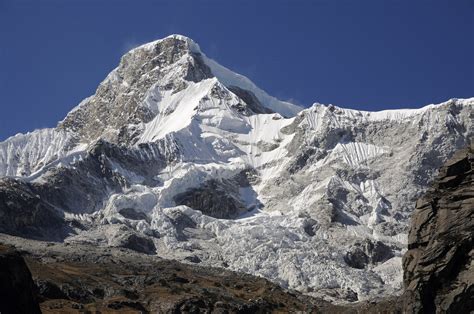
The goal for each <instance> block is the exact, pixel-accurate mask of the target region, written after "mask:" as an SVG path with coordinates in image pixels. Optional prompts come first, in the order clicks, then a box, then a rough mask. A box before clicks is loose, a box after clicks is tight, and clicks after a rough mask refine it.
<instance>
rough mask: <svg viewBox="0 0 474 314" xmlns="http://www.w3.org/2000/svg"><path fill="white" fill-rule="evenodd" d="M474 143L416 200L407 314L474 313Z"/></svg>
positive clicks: (410, 241)
mask: <svg viewBox="0 0 474 314" xmlns="http://www.w3.org/2000/svg"><path fill="white" fill-rule="evenodd" d="M473 216H474V141H473V142H472V143H471V145H470V147H468V148H466V149H464V150H461V151H459V152H457V153H456V154H455V156H454V157H453V158H452V159H450V160H449V162H448V163H447V164H446V165H445V166H444V167H443V168H442V169H441V170H440V173H439V175H438V177H437V178H436V181H435V183H434V185H433V186H432V188H430V189H429V191H428V192H427V193H426V194H425V195H424V196H423V197H422V198H420V199H419V200H418V202H417V204H416V209H415V212H414V214H413V219H412V225H411V228H410V232H409V237H408V251H407V252H406V254H405V256H404V258H403V268H404V282H405V287H406V292H405V295H406V301H405V303H406V311H407V312H408V313H435V312H436V313H471V311H473V310H474V263H473V257H474V217H473Z"/></svg>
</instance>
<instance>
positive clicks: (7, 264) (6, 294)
mask: <svg viewBox="0 0 474 314" xmlns="http://www.w3.org/2000/svg"><path fill="white" fill-rule="evenodd" d="M34 292H35V284H34V282H33V279H32V278H31V273H30V271H29V269H28V267H27V266H26V264H25V261H24V260H23V258H22V257H21V256H20V255H19V254H18V253H16V252H15V251H13V250H11V249H10V248H8V247H5V246H3V245H0V313H5V314H14V313H15V314H23V313H24V314H26V313H31V314H34V313H41V311H40V308H39V305H38V302H37V300H36V297H35V294H34Z"/></svg>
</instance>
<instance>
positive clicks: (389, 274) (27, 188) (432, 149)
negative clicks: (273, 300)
mask: <svg viewBox="0 0 474 314" xmlns="http://www.w3.org/2000/svg"><path fill="white" fill-rule="evenodd" d="M473 107H474V98H469V99H451V100H449V101H446V102H444V103H441V104H430V105H427V106H424V107H423V108H420V109H401V110H385V111H380V112H365V111H359V110H351V109H344V108H340V107H337V106H334V105H323V104H319V103H315V104H313V105H312V106H311V107H309V108H301V107H299V106H296V105H294V104H291V103H288V102H284V101H280V100H278V99H276V98H274V97H272V96H270V95H268V94H267V93H266V92H265V91H263V90H261V89H259V88H258V87H257V86H256V85H255V84H254V83H252V82H251V81H250V80H249V79H248V78H246V77H244V76H242V75H240V74H237V73H234V72H232V71H231V70H229V69H227V68H225V67H223V66H221V65H219V64H218V63H217V62H215V61H214V60H212V59H210V58H208V57H207V56H206V55H205V54H204V53H203V52H202V51H201V49H200V48H199V46H198V45H197V44H196V43H195V42H194V41H192V40H191V39H189V38H187V37H184V36H182V35H172V36H169V37H167V38H164V39H160V40H157V41H154V42H151V43H148V44H145V45H143V46H140V47H137V48H135V49H133V50H131V51H130V52H128V53H127V54H125V55H124V56H123V57H122V59H121V61H120V64H119V66H118V67H117V68H116V69H114V70H113V71H112V72H111V73H110V74H109V75H108V76H107V77H106V78H105V80H104V81H103V82H102V83H101V84H100V85H99V87H98V89H97V91H96V93H95V95H93V96H90V97H88V98H86V99H85V100H84V101H82V102H81V103H80V104H79V105H78V106H77V107H76V108H74V109H73V110H71V111H70V112H69V114H68V115H67V116H66V117H65V119H64V120H63V121H61V122H59V123H58V126H57V127H56V128H52V129H44V130H37V131H34V132H31V133H28V134H19V135H16V136H13V137H11V138H9V139H7V140H5V141H4V142H2V143H0V197H6V198H8V199H9V200H10V201H9V202H10V203H6V204H3V205H2V206H3V207H1V206H0V232H4V233H10V234H15V235H20V236H23V237H26V238H35V239H44V240H57V241H64V242H67V243H71V244H74V243H88V244H91V245H103V246H122V245H123V241H126V236H127V235H130V234H134V235H138V236H139V237H140V238H142V239H143V241H149V242H151V243H153V246H154V247H155V250H154V251H153V252H148V253H150V254H156V255H158V256H161V257H165V258H169V259H177V260H180V261H183V262H187V263H190V261H196V260H199V261H200V263H201V264H202V265H209V266H215V267H223V268H228V269H231V270H235V271H239V272H245V273H250V274H254V275H258V276H262V277H265V278H268V279H269V280H271V281H273V282H275V283H278V284H279V285H281V286H282V287H285V288H288V289H295V290H298V291H301V292H303V293H306V294H308V295H312V296H318V297H323V298H325V299H328V300H331V301H337V302H345V301H348V300H350V301H354V297H353V296H354V295H356V296H357V298H356V299H357V300H366V299H371V298H374V297H379V296H383V295H389V294H390V295H392V294H396V293H398V292H400V291H401V288H402V286H401V285H402V268H401V256H402V255H403V253H404V252H405V250H406V237H407V227H408V220H409V218H410V214H411V212H412V210H413V208H414V202H415V200H416V198H417V197H418V196H419V195H420V194H421V193H423V192H424V191H425V190H426V188H427V187H428V186H429V183H430V182H431V180H432V179H433V178H434V176H435V174H436V171H437V169H438V168H439V166H440V165H441V164H442V163H443V162H444V161H446V160H447V159H448V158H449V157H450V156H451V155H452V154H453V153H454V152H455V151H456V150H457V149H458V148H461V147H463V146H465V145H467V143H468V142H469V141H470V140H471V138H472V135H473V123H472V122H473V113H474V110H473ZM18 190H21V191H23V192H22V193H26V194H28V195H30V194H31V199H32V201H31V202H33V204H35V206H36V207H35V208H37V210H41V214H42V215H45V216H46V218H45V219H47V217H48V215H51V216H52V217H54V219H55V221H58V222H57V224H55V225H53V226H51V227H49V226H48V224H47V223H44V221H41V223H44V224H40V223H38V222H36V221H35V218H34V217H33V218H31V219H29V220H27V221H26V222H25V221H21V217H19V218H18V219H17V221H13V220H14V219H7V218H5V215H1V214H3V213H8V215H15V210H14V209H15V208H17V207H18V208H19V207H20V206H23V205H22V203H21V201H19V200H18V198H16V196H15V195H17V194H15V193H19V192H17V191H18ZM15 202H18V204H16V203H15ZM15 206H16V207H15ZM35 215H36V214H35ZM2 217H3V218H2ZM18 220H20V221H21V223H20V224H19V223H18ZM25 226H26V227H25ZM53 227H54V228H55V230H54V232H52V233H51V232H49V231H50V230H49V229H48V228H53ZM192 257H197V258H198V259H196V258H192Z"/></svg>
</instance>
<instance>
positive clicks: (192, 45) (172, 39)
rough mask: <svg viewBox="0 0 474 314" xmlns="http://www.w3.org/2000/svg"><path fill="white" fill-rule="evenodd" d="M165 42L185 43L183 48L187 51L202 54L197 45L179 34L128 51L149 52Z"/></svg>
mask: <svg viewBox="0 0 474 314" xmlns="http://www.w3.org/2000/svg"><path fill="white" fill-rule="evenodd" d="M167 41H168V42H176V41H178V42H182V43H185V46H184V47H185V48H186V49H187V50H189V51H190V52H192V53H198V54H199V53H202V52H201V48H200V47H199V45H198V44H197V43H196V42H195V41H194V40H192V39H191V38H189V37H187V36H184V35H180V34H172V35H169V36H166V37H165V38H161V39H157V40H154V41H152V42H149V43H146V44H143V45H140V46H138V47H136V48H134V49H132V50H130V52H132V51H135V50H139V49H145V50H150V49H153V48H155V47H156V46H157V45H159V44H162V43H163V42H167Z"/></svg>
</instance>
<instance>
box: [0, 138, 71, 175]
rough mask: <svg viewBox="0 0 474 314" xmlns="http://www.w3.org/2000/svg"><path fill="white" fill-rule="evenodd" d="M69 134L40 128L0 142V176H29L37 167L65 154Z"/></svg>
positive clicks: (67, 149)
mask: <svg viewBox="0 0 474 314" xmlns="http://www.w3.org/2000/svg"><path fill="white" fill-rule="evenodd" d="M69 141H70V134H68V133H66V132H62V131H58V130H56V129H41V130H36V131H33V132H30V133H26V134H17V135H15V136H12V137H10V138H8V139H7V140H5V141H4V142H0V177H1V176H29V175H30V174H31V173H33V172H35V171H37V170H38V168H39V167H42V166H45V165H47V164H48V163H49V162H51V161H53V160H56V159H57V158H60V157H63V156H65V155H67V153H68V151H69V150H70V149H71V148H68V144H69Z"/></svg>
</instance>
